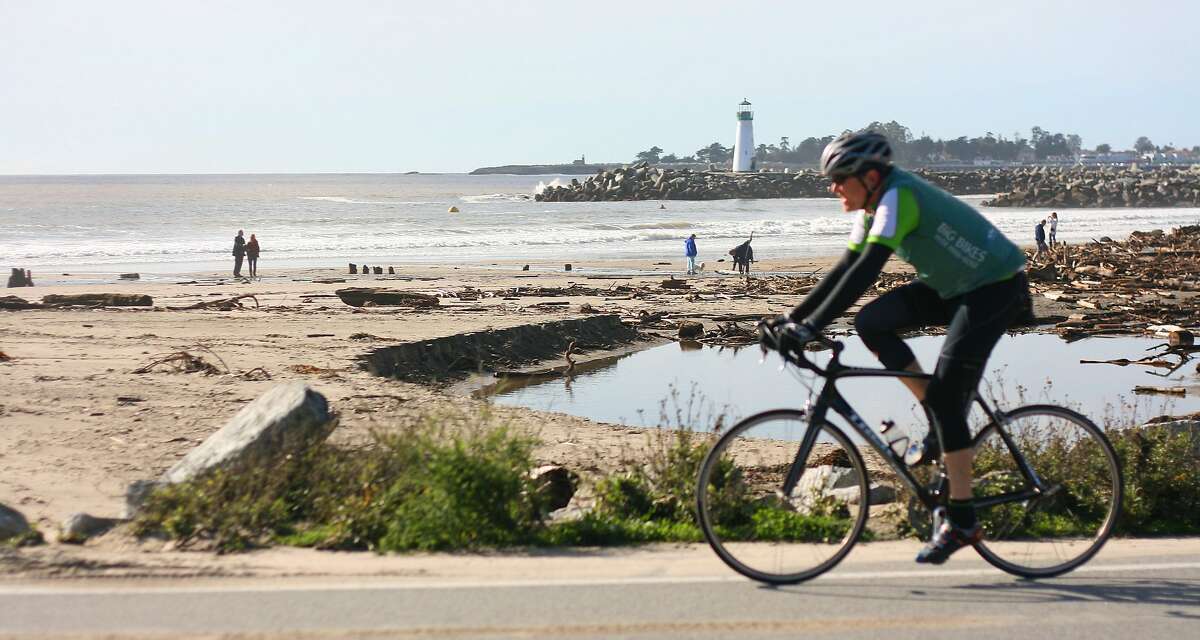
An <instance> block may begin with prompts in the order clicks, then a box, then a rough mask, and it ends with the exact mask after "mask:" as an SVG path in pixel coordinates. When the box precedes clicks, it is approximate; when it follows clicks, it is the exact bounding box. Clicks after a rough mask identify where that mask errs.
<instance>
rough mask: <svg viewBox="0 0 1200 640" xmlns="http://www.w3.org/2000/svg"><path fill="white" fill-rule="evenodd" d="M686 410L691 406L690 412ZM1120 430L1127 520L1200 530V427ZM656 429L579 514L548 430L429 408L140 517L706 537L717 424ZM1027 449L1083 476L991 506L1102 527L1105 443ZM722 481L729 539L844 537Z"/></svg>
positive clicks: (372, 535) (837, 525) (999, 488)
mask: <svg viewBox="0 0 1200 640" xmlns="http://www.w3.org/2000/svg"><path fill="white" fill-rule="evenodd" d="M688 422H691V421H690V420H683V419H682V418H679V417H677V421H676V423H677V424H683V423H688ZM717 425H718V426H717V428H718V429H719V426H720V420H718V421H717ZM1031 433H1032V432H1031ZM1108 435H1109V437H1110V439H1111V440H1112V442H1113V444H1114V446H1115V447H1116V449H1117V452H1118V456H1119V458H1120V460H1121V462H1122V465H1123V468H1124V472H1125V489H1126V496H1125V502H1124V505H1123V510H1122V514H1121V518H1120V520H1119V523H1118V530H1117V532H1118V533H1119V534H1120V533H1123V534H1127V535H1135V534H1194V533H1196V532H1197V531H1200V455H1198V452H1200V442H1198V438H1197V436H1196V435H1195V434H1193V433H1190V432H1172V431H1169V430H1167V429H1161V428H1153V427H1151V428H1146V429H1138V428H1114V427H1110V428H1109V429H1108ZM646 437H647V441H646V443H645V446H644V447H640V448H637V450H636V451H633V452H631V453H630V454H629V455H627V456H626V457H627V460H626V461H625V462H624V463H623V464H622V465H621V468H620V469H619V470H618V471H617V472H615V473H613V474H611V475H608V476H606V477H603V478H600V479H598V480H597V481H596V482H595V483H594V485H592V486H591V487H589V488H586V489H585V490H584V491H583V496H584V497H585V499H584V500H583V501H582V504H585V505H589V504H590V508H589V509H588V510H587V511H586V513H585V514H584V515H582V516H581V517H575V518H569V519H566V518H554V519H551V518H549V517H548V513H547V512H548V507H547V506H546V505H545V504H544V500H543V499H542V498H541V497H540V496H539V494H538V490H537V487H536V486H535V483H534V481H533V480H532V477H531V471H532V469H533V468H535V467H536V466H537V465H536V464H535V461H534V459H533V454H532V452H533V448H534V446H535V444H536V443H535V441H534V440H532V439H531V438H528V437H526V436H523V435H519V434H517V433H515V432H514V431H513V430H511V429H510V428H508V426H507V425H506V424H504V423H502V422H500V421H498V420H497V419H496V418H495V417H494V416H493V415H491V414H489V413H487V412H482V413H472V414H438V415H430V416H425V417H423V418H421V419H418V420H415V421H413V422H412V423H410V424H405V425H400V426H397V427H396V428H395V429H393V430H389V431H387V432H381V433H378V434H376V435H375V438H374V441H373V442H372V443H370V444H369V445H367V446H362V447H357V448H345V447H339V446H334V445H331V444H321V445H317V446H314V447H312V448H311V449H310V450H308V451H307V452H304V453H302V454H298V455H294V456H290V457H287V458H284V459H282V460H279V461H277V462H275V463H273V464H270V465H259V466H253V467H244V468H236V469H228V470H222V471H217V472H214V473H210V474H207V475H205V476H203V477H201V478H199V479H196V480H194V481H192V482H189V483H185V484H180V485H173V486H170V487H166V488H163V489H160V490H158V491H156V492H155V493H154V494H153V495H152V496H151V497H150V498H149V500H148V502H147V503H146V505H145V507H144V510H143V511H142V513H141V515H140V516H139V517H138V518H137V519H136V520H135V522H134V531H135V532H136V533H137V534H139V535H161V536H166V537H169V538H172V539H175V540H177V541H178V542H179V543H180V544H181V545H182V546H188V545H201V546H205V547H209V548H214V549H216V550H219V551H239V550H244V549H248V548H252V547H256V546H262V545H269V544H287V545H295V546H308V547H317V548H325V549H370V550H376V551H380V552H389V551H410V550H448V549H479V548H497V547H510V546H525V545H550V546H558V545H619V544H635V543H647V542H696V541H700V540H702V539H703V538H702V534H701V532H700V530H699V528H698V526H697V525H696V522H695V514H694V505H695V500H696V496H695V490H696V487H695V478H696V477H697V475H698V471H699V468H700V465H701V463H702V462H703V459H704V456H705V454H706V453H707V451H708V448H709V446H710V444H711V443H712V438H713V436H712V435H711V434H709V433H699V432H696V431H692V430H690V429H686V428H678V427H676V428H661V429H652V430H649V432H648V435H647V436H646ZM1027 451H1028V452H1029V454H1030V461H1031V462H1032V463H1033V465H1034V467H1035V468H1036V469H1037V470H1038V472H1039V473H1041V474H1042V475H1043V476H1044V477H1048V478H1060V479H1061V478H1067V479H1070V481H1069V482H1067V483H1066V485H1065V486H1066V487H1067V489H1068V490H1067V491H1064V493H1063V495H1062V496H1060V497H1058V498H1057V499H1055V500H1053V501H1050V502H1044V503H1043V504H1042V505H1041V506H1040V507H1039V508H1038V510H1036V511H1034V512H1028V511H1027V510H1025V507H1024V506H1023V505H1020V504H1015V505H1004V506H1002V507H997V508H993V509H989V510H986V511H987V513H983V514H981V516H982V517H983V518H984V520H985V523H987V524H988V525H989V527H990V528H991V529H992V530H996V529H997V528H999V527H1002V526H1003V527H1005V529H1006V530H1008V531H1010V532H1014V531H1015V533H1012V534H1011V535H1021V534H1022V533H1024V534H1030V535H1039V536H1045V535H1076V534H1089V533H1092V532H1093V530H1092V529H1091V527H1092V526H1093V525H1094V522H1095V520H1096V519H1097V518H1099V517H1101V515H1102V509H1103V506H1104V504H1105V502H1104V498H1105V493H1104V491H1103V486H1102V483H1101V482H1100V481H1099V479H1100V478H1102V476H1103V474H1102V473H1101V469H1100V467H1098V466H1097V465H1098V464H1099V459H1098V457H1097V456H1096V451H1095V450H1087V449H1084V448H1080V447H1077V446H1073V443H1072V442H1071V441H1070V439H1069V438H1067V439H1062V440H1058V441H1055V440H1053V439H1051V440H1048V441H1044V442H1042V443H1041V444H1040V445H1039V446H1037V447H1030V448H1029V449H1028V450H1027ZM1002 453H1003V452H1001V451H1000V450H998V449H996V448H994V447H993V448H991V449H989V448H987V447H984V448H983V449H981V450H980V452H979V456H978V458H979V462H978V464H977V466H978V469H979V472H978V476H977V477H979V478H980V479H981V486H984V487H985V491H984V493H991V492H1003V491H1006V490H1012V489H1014V488H1015V487H1016V485H1015V484H1014V483H1015V482H1017V479H1018V478H1019V474H1018V473H1016V472H1015V470H1014V469H1011V468H1010V467H1011V465H1012V463H1011V458H1008V457H1007V456H1005V455H1002ZM760 480H761V478H760ZM712 487H713V493H714V496H713V499H712V500H711V503H712V505H713V507H712V508H713V514H714V520H715V521H716V522H718V523H720V530H719V531H718V533H719V534H720V535H721V536H722V537H724V538H726V539H731V540H737V539H741V540H784V539H788V540H814V541H819V540H835V539H838V538H841V537H842V536H844V535H845V533H846V531H847V527H849V526H850V522H851V521H850V519H849V518H848V517H846V516H847V514H846V507H845V505H843V504H839V503H836V502H832V501H831V502H829V503H825V504H821V505H820V507H819V508H818V509H817V510H816V511H815V512H810V513H809V514H806V515H801V514H797V513H795V512H794V510H792V509H785V508H779V507H778V505H777V504H776V503H775V502H773V501H775V500H776V498H775V497H774V496H773V495H769V494H766V493H764V492H763V491H762V490H761V487H755V486H754V484H753V480H752V479H751V478H748V477H746V476H745V475H744V470H743V469H741V468H739V467H736V466H734V465H733V464H731V463H728V462H724V463H722V464H721V466H720V468H719V469H718V473H717V474H715V479H714V482H713V485H712ZM1018 527H1020V529H1018ZM23 542H25V543H28V542H30V541H23Z"/></svg>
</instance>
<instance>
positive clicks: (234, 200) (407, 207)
mask: <svg viewBox="0 0 1200 640" xmlns="http://www.w3.org/2000/svg"><path fill="white" fill-rule="evenodd" d="M555 180H558V181H560V182H564V181H569V180H570V178H568V177H561V176H468V175H462V174H441V175H436V174H405V175H400V174H316V175H292V174H288V175H177V176H32V177H30V176H0V267H8V266H20V267H25V268H30V269H33V271H34V273H35V274H38V273H47V274H49V273H57V272H60V271H67V270H70V271H71V272H73V273H113V272H118V271H127V270H128V271H140V272H142V273H143V274H147V273H149V274H177V273H184V272H191V271H201V270H218V269H219V270H224V269H225V268H227V267H228V265H229V263H230V261H231V259H230V250H231V248H232V243H233V236H234V234H235V232H236V231H237V230H238V229H244V230H245V232H246V235H247V237H249V234H251V233H254V234H257V236H258V238H259V242H260V243H261V245H262V247H263V253H262V257H261V259H260V267H261V268H262V269H263V270H265V271H270V270H273V269H278V268H286V267H319V266H331V267H333V266H337V267H340V266H344V265H345V264H346V263H347V262H368V263H370V264H376V263H379V264H385V265H386V264H397V265H399V264H406V263H429V262H440V263H447V262H449V263H475V264H489V263H492V262H509V261H520V262H533V261H539V260H555V261H557V260H567V261H570V262H573V263H577V264H580V263H582V264H584V265H586V261H587V260H589V259H593V260H595V259H603V258H628V259H647V260H668V259H670V260H678V259H681V258H680V257H681V255H682V249H683V239H684V238H685V237H687V235H688V234H690V233H695V234H696V235H697V237H698V245H699V249H700V259H701V260H708V261H715V260H716V259H718V258H721V257H725V252H726V251H727V250H728V249H729V248H731V247H732V246H734V245H735V244H737V243H739V242H741V241H743V240H744V239H745V238H747V237H749V235H750V233H751V232H754V249H755V256H756V257H758V258H760V259H763V258H785V257H801V256H808V255H827V254H832V253H837V252H839V251H840V250H841V247H843V246H844V242H845V237H846V235H847V234H848V233H849V230H850V216H849V215H848V214H845V213H843V212H842V211H841V209H840V207H839V206H838V204H837V201H836V200H834V199H832V198H806V199H796V200H724V201H709V202H680V201H667V202H663V203H661V204H662V205H664V206H665V208H659V206H660V203H659V202H656V201H642V202H606V203H540V202H536V201H534V199H533V195H534V193H535V191H536V190H537V189H538V187H539V183H545V182H553V181H555ZM964 199H965V200H966V201H968V202H970V203H972V204H976V205H978V204H979V203H981V202H982V201H983V200H984V199H985V196H968V197H965V198H964ZM452 206H453V207H458V209H459V212H458V213H448V209H449V208H450V207H452ZM982 210H983V212H984V214H985V215H986V216H987V217H988V218H990V219H991V220H992V221H993V222H994V223H995V224H997V226H999V228H1000V229H1001V230H1003V231H1004V232H1005V233H1006V234H1008V235H1009V236H1010V237H1012V238H1014V239H1016V240H1018V241H1020V242H1022V243H1029V242H1032V236H1033V225H1034V224H1035V223H1036V222H1037V220H1039V219H1040V218H1042V217H1044V216H1045V214H1046V213H1048V210H1043V209H1037V210H1034V209H989V208H983V209H982ZM1059 216H1060V223H1059V237H1060V238H1061V239H1063V240H1066V241H1068V242H1079V241H1086V240H1088V239H1091V238H1098V237H1100V236H1104V235H1107V236H1111V237H1113V238H1120V237H1123V236H1125V235H1127V234H1128V233H1129V232H1130V231H1133V230H1136V229H1159V228H1161V229H1169V228H1171V227H1174V226H1179V225H1182V224H1195V223H1197V222H1200V209H1196V208H1180V209H1089V210H1061V211H1060V212H1059Z"/></svg>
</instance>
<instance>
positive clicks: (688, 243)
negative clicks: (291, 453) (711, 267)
mask: <svg viewBox="0 0 1200 640" xmlns="http://www.w3.org/2000/svg"><path fill="white" fill-rule="evenodd" d="M696 253H697V251H696V234H694V233H693V234H692V235H690V236H688V239H687V240H684V241H683V255H685V256H687V272H688V275H689V276H694V275H696Z"/></svg>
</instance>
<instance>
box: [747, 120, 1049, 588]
mask: <svg viewBox="0 0 1200 640" xmlns="http://www.w3.org/2000/svg"><path fill="white" fill-rule="evenodd" d="M821 173H823V174H825V176H826V177H828V178H829V181H830V185H829V190H830V191H831V192H832V193H833V194H834V195H836V196H837V197H838V198H839V199H840V200H841V205H842V209H843V210H844V211H845V212H846V213H848V214H851V215H852V216H853V218H854V225H853V227H852V230H851V232H850V238H849V247H848V249H847V251H846V252H845V254H844V255H843V256H842V258H841V259H840V260H839V261H838V263H837V264H836V265H835V266H834V267H833V268H832V269H830V271H829V273H828V275H826V276H825V278H823V279H822V280H821V282H819V283H818V284H817V285H816V286H815V287H814V288H813V289H812V291H810V292H809V294H808V296H807V297H805V298H804V300H803V301H802V302H801V303H800V304H799V305H797V306H796V307H795V308H794V309H792V310H791V311H790V312H789V313H787V314H784V315H782V316H779V317H778V318H776V319H774V320H770V321H768V322H767V323H766V324H765V326H764V331H765V332H764V335H763V337H764V338H765V339H766V340H769V341H773V344H772V345H771V346H774V347H775V348H776V349H778V350H780V351H793V352H796V351H803V350H804V346H805V345H806V344H807V343H809V342H812V341H813V340H814V339H816V338H817V336H818V335H819V332H820V331H821V330H822V329H823V328H824V327H826V326H828V325H829V323H830V322H832V321H833V320H835V319H836V318H838V317H840V316H841V315H842V313H844V312H845V311H846V310H847V309H849V308H850V307H851V306H852V305H853V304H854V303H855V301H857V300H858V299H859V298H860V297H861V296H862V295H863V294H864V293H866V292H867V290H868V289H870V288H871V286H872V285H874V284H875V282H876V280H877V279H878V278H879V274H880V273H881V272H882V270H883V265H884V263H886V262H887V261H888V258H890V257H891V256H892V254H893V253H894V254H895V255H896V256H897V257H899V258H901V259H902V260H904V261H905V262H907V263H909V264H910V265H912V266H913V268H914V269H915V270H916V272H917V277H916V279H915V280H913V281H912V282H909V283H907V284H903V285H900V286H899V287H896V288H894V289H892V290H891V291H888V292H887V293H884V294H883V295H881V296H879V297H877V298H875V299H874V300H872V301H870V302H868V303H867V304H866V305H864V306H863V307H862V309H861V310H859V312H858V313H857V314H856V316H855V318H854V326H855V328H856V329H857V330H858V335H859V338H861V339H862V341H863V344H865V345H866V346H867V348H869V349H870V350H871V351H872V352H874V353H875V355H876V357H878V358H879V360H880V362H882V363H883V364H884V366H886V367H887V368H888V369H892V370H905V371H912V372H915V373H920V372H921V366H920V364H919V363H918V362H917V360H916V357H915V356H914V355H913V352H912V349H910V348H909V347H908V346H907V345H906V344H904V341H903V340H902V339H901V338H900V336H899V335H898V332H899V331H907V330H910V329H912V328H915V327H922V326H946V327H947V329H946V340H945V342H944V343H943V344H942V351H941V354H940V356H939V357H938V359H937V367H936V368H935V369H934V371H933V374H932V375H931V376H930V377H929V379H928V380H918V379H911V378H910V379H902V380H901V382H903V383H904V384H905V386H907V387H908V388H909V390H910V391H911V392H912V393H913V395H914V396H915V397H916V398H917V400H918V401H919V402H920V403H921V404H922V405H923V406H924V407H925V408H926V410H927V411H928V413H929V415H930V422H931V425H930V426H931V428H930V432H931V433H930V436H927V437H926V438H925V440H924V442H922V443H914V444H915V446H913V447H910V449H909V451H908V454H907V455H906V456H905V459H906V461H907V462H908V463H909V464H912V465H916V464H923V463H927V462H932V461H933V460H936V459H937V457H938V453H939V452H944V453H942V455H941V457H942V460H943V461H944V463H945V468H946V473H947V475H948V477H949V482H950V501H949V505H948V508H947V518H946V519H945V520H944V521H942V522H941V523H940V524H939V525H938V528H937V530H936V531H934V533H933V538H932V539H931V540H930V541H929V543H928V544H927V545H926V546H925V548H924V549H922V550H921V552H920V553H919V554H918V555H917V562H920V563H930V564H941V563H943V562H945V561H946V559H947V558H948V557H949V556H950V554H952V553H954V552H955V551H957V550H959V549H962V548H963V547H967V546H973V545H976V544H978V543H979V542H980V541H982V539H983V527H982V526H980V524H979V521H978V519H977V517H976V514H975V506H974V503H973V502H972V498H973V496H972V486H973V484H972V476H973V473H972V468H971V464H972V460H973V457H974V451H973V449H972V441H971V431H970V429H969V428H968V425H967V409H968V408H969V406H970V404H969V402H970V399H971V397H972V395H973V394H974V393H975V390H976V388H977V387H978V386H979V379H980V377H981V376H982V375H983V372H984V371H985V367H986V365H987V360H988V356H990V355H991V353H992V348H993V347H995V346H996V342H998V341H999V340H1000V338H1001V336H1003V335H1004V333H1005V331H1007V330H1008V328H1009V325H1010V324H1012V323H1013V322H1014V321H1015V320H1018V319H1021V318H1022V317H1024V316H1025V315H1026V314H1028V312H1029V311H1028V310H1029V304H1030V302H1029V283H1028V281H1027V280H1026V277H1025V254H1024V252H1022V251H1021V249H1020V248H1019V247H1018V246H1017V245H1016V244H1014V243H1013V242H1012V241H1011V240H1009V239H1008V238H1006V237H1004V234H1003V233H1001V232H1000V230H999V229H997V228H996V227H995V226H994V225H993V224H992V223H991V222H988V220H987V218H985V217H983V216H982V215H981V214H980V213H979V212H978V211H976V210H975V209H973V208H972V207H971V206H969V205H967V204H966V203H965V202H963V201H962V200H959V199H958V198H955V197H954V196H952V195H950V194H949V193H947V192H946V191H944V190H942V189H939V188H938V187H935V186H933V185H932V184H929V183H928V182H926V181H924V180H922V179H921V178H920V177H918V176H916V175H913V174H912V173H909V172H907V171H904V170H902V169H900V168H898V167H895V166H893V165H892V147H891V144H890V143H889V142H888V139H887V138H886V137H884V136H882V135H880V134H878V133H874V132H869V131H868V132H863V133H847V134H844V135H842V136H841V137H839V138H837V139H835V140H834V141H833V142H830V143H829V145H828V146H827V147H825V151H824V153H822V154H821Z"/></svg>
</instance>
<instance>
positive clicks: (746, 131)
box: [733, 100, 758, 171]
mask: <svg viewBox="0 0 1200 640" xmlns="http://www.w3.org/2000/svg"><path fill="white" fill-rule="evenodd" d="M737 123H738V128H737V138H734V142H733V170H734V171H754V170H755V169H757V168H758V167H757V164H756V163H755V162H754V112H753V111H751V110H750V101H749V100H742V103H741V104H739V105H738V110H737Z"/></svg>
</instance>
